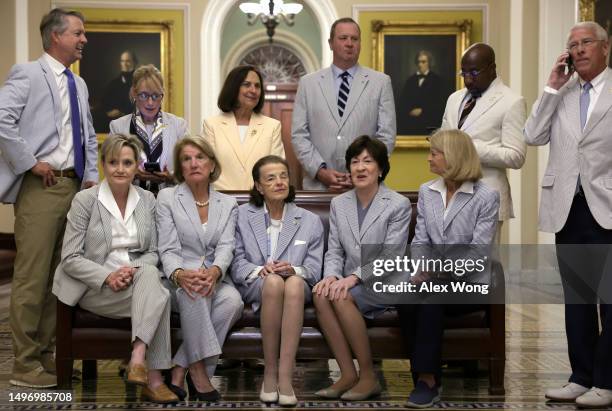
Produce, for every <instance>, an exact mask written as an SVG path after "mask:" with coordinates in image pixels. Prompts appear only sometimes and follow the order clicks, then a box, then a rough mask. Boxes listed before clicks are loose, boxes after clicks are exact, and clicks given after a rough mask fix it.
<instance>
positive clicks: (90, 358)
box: [56, 191, 505, 395]
mask: <svg viewBox="0 0 612 411" xmlns="http://www.w3.org/2000/svg"><path fill="white" fill-rule="evenodd" d="M230 194H232V195H234V196H235V197H236V199H237V200H238V202H239V203H244V202H246V201H248V195H247V194H246V193H245V192H232V193H230ZM402 194H404V195H405V196H406V197H408V198H409V199H410V201H411V203H412V207H413V210H412V211H413V212H412V221H411V223H410V227H407V229H409V230H410V238H412V236H413V234H414V226H415V223H416V203H417V193H415V192H406V193H402ZM332 198H333V195H332V194H329V193H323V192H308V191H303V192H298V194H297V196H296V204H298V205H299V206H300V207H304V208H306V209H308V210H310V211H312V212H314V213H316V214H318V215H319V216H320V217H321V220H322V221H323V224H324V226H325V230H326V234H327V230H328V227H329V222H328V219H329V203H330V201H331V199H332ZM326 237H327V235H326ZM493 268H494V270H495V271H496V272H497V275H502V276H503V269H502V267H501V265H500V264H498V263H495V264H494V267H493ZM367 325H368V334H369V336H370V342H371V346H372V355H373V357H374V358H376V359H405V358H408V356H407V352H406V347H405V345H406V344H405V342H404V340H403V338H402V335H401V331H400V327H399V319H398V316H397V312H396V311H395V310H390V311H388V312H386V313H385V314H383V315H382V316H380V317H378V318H376V319H375V320H368V321H367ZM445 326H446V329H445V331H444V342H443V354H442V357H443V360H445V361H455V360H457V361H463V360H475V361H481V362H486V363H487V364H488V372H489V392H490V393H491V394H494V395H502V394H504V367H505V306H504V305H503V304H493V305H488V306H483V308H482V309H480V310H476V311H473V312H469V313H467V314H464V315H459V316H457V315H455V316H449V317H447V318H446V320H445ZM171 327H172V328H173V330H172V335H173V338H175V337H176V334H177V333H176V329H177V328H179V327H180V323H179V319H178V315H177V314H175V313H174V314H173V315H172V321H171ZM130 339H131V323H130V320H129V319H122V320H113V319H108V318H104V317H100V316H97V315H95V314H93V313H90V312H88V311H85V310H83V309H81V308H79V307H78V306H77V307H70V306H67V305H65V304H63V303H61V302H58V307H57V358H56V360H57V377H58V385H59V387H60V388H69V387H70V386H71V383H72V381H71V375H72V368H73V362H74V360H77V359H81V360H84V361H83V364H84V365H83V376H84V378H94V377H95V370H96V366H95V361H96V360H105V359H122V358H129V356H130V351H131V344H130ZM174 342H176V341H174ZM173 346H174V347H176V345H175V344H174V343H173ZM223 357H224V358H238V359H247V358H263V351H262V347H261V334H260V331H259V320H258V318H257V316H256V315H255V314H254V313H253V311H252V310H251V308H250V307H245V310H244V313H243V316H242V318H241V319H240V320H239V321H238V322H237V323H236V325H235V326H234V328H233V329H232V331H230V333H229V335H228V337H227V339H226V341H225V344H224V345H223ZM297 358H298V359H327V358H333V355H332V353H331V351H330V350H329V347H328V346H327V343H326V342H325V338H324V337H323V335H322V334H321V333H320V332H319V330H318V325H317V320H316V316H315V310H314V308H313V307H312V306H310V307H306V309H305V313H304V329H303V331H302V336H301V340H300V345H299V349H298V353H297Z"/></svg>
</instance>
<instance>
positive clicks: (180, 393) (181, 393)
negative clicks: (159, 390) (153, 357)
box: [162, 370, 187, 401]
mask: <svg viewBox="0 0 612 411" xmlns="http://www.w3.org/2000/svg"><path fill="white" fill-rule="evenodd" d="M162 375H163V376H164V382H165V383H166V386H167V387H168V388H169V389H170V391H172V392H173V393H174V395H176V396H177V397H178V399H179V401H185V398H187V392H186V391H185V390H184V389H182V388H181V387H179V386H178V385H174V384H172V371H171V370H164V371H162Z"/></svg>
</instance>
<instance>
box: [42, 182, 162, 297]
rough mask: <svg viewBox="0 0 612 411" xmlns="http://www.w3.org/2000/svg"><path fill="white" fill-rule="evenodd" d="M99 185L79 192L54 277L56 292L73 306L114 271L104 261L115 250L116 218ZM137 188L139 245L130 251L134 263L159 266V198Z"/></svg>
mask: <svg viewBox="0 0 612 411" xmlns="http://www.w3.org/2000/svg"><path fill="white" fill-rule="evenodd" d="M99 187H100V186H98V185H97V186H93V187H91V188H88V189H87V190H83V191H81V192H79V193H77V195H76V196H75V197H74V199H73V200H72V206H71V207H70V211H69V212H68V217H67V223H66V232H65V233H64V244H63V247H62V260H61V262H60V264H59V265H58V267H57V269H56V271H55V277H54V278H53V294H55V295H56V296H57V298H58V299H59V300H60V301H62V302H63V303H65V304H68V305H71V306H73V305H75V304H76V303H78V302H79V300H80V299H81V297H82V296H83V295H84V294H85V293H86V292H87V290H88V289H94V290H100V289H101V288H102V286H103V285H104V280H106V278H107V277H108V275H109V274H110V273H109V271H108V269H107V268H105V267H104V266H103V264H104V261H106V257H107V256H108V254H109V253H110V250H111V244H112V239H113V237H112V231H111V220H112V218H113V217H112V216H111V214H110V213H109V212H108V210H107V209H106V208H105V207H104V206H103V205H102V203H101V202H99V201H98V191H99ZM135 188H136V190H138V195H139V196H140V200H138V204H137V205H136V209H135V210H134V218H135V219H136V225H137V226H138V243H139V247H138V249H136V250H132V252H131V253H130V260H131V266H133V267H139V266H142V265H144V264H148V265H151V266H153V267H154V268H155V267H156V266H157V263H158V256H157V231H156V230H155V226H154V225H153V218H154V216H155V197H154V196H153V194H151V193H150V192H149V191H146V190H143V189H142V188H140V187H135ZM155 269H156V270H157V268H155Z"/></svg>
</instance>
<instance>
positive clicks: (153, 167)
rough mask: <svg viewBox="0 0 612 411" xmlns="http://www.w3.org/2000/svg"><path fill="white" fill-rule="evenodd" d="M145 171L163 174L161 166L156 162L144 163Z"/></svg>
mask: <svg viewBox="0 0 612 411" xmlns="http://www.w3.org/2000/svg"><path fill="white" fill-rule="evenodd" d="M144 169H145V171H148V172H149V173H156V172H157V173H159V172H161V168H160V166H159V163H158V162H156V161H147V162H145V163H144Z"/></svg>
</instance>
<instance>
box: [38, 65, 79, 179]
mask: <svg viewBox="0 0 612 411" xmlns="http://www.w3.org/2000/svg"><path fill="white" fill-rule="evenodd" d="M43 58H44V59H45V62H46V63H47V64H48V65H49V67H50V68H51V71H52V72H53V74H54V76H53V77H54V78H55V82H56V84H57V90H58V93H59V97H60V107H61V108H62V112H61V113H58V114H61V121H60V125H61V128H60V135H59V144H58V145H57V147H56V148H55V150H53V151H52V152H51V153H50V154H47V155H46V156H42V157H40V158H39V159H38V161H45V162H47V163H49V165H50V166H51V168H53V169H55V170H64V169H66V168H72V167H74V149H73V144H72V123H71V122H70V95H69V94H68V78H67V77H66V75H65V74H64V70H66V67H65V66H64V65H63V64H62V63H60V62H59V61H57V60H56V59H55V58H53V57H51V56H50V55H49V54H47V53H44V54H43ZM80 122H81V120H80V119H79V123H80ZM81 136H83V133H81Z"/></svg>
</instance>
